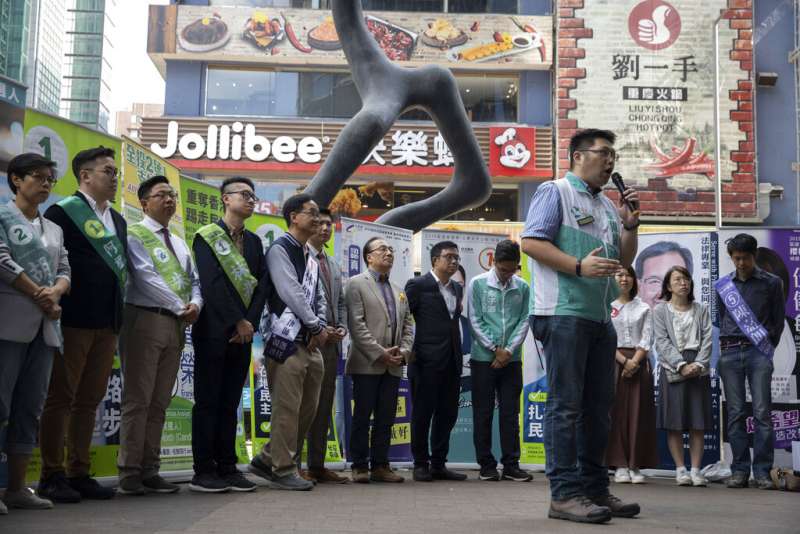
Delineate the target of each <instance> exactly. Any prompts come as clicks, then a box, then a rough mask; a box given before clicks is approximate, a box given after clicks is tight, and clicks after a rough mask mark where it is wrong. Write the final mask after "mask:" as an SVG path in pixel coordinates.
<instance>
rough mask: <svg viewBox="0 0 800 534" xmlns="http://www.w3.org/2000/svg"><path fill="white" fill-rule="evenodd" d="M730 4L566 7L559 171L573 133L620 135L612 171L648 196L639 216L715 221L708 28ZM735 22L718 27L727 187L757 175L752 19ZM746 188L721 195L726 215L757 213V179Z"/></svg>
mask: <svg viewBox="0 0 800 534" xmlns="http://www.w3.org/2000/svg"><path fill="white" fill-rule="evenodd" d="M571 5H574V4H571ZM727 5H728V2H727V1H725V0H711V1H709V2H696V1H691V0H670V1H665V0H623V1H621V2H618V3H615V4H614V9H608V6H607V5H606V4H605V3H602V2H589V1H585V2H582V5H581V6H579V7H574V8H572V7H570V8H569V9H568V10H567V11H570V12H574V16H573V17H565V16H561V17H559V23H560V26H561V28H560V30H559V31H560V33H559V37H560V38H563V42H561V41H560V43H561V44H562V45H565V46H563V47H562V48H560V50H559V52H560V54H559V55H560V57H561V59H560V60H559V66H560V67H564V68H559V69H558V73H559V74H558V75H559V80H558V87H559V100H558V106H559V134H558V138H559V141H560V147H561V151H560V154H559V171H558V172H559V174H563V173H564V172H565V171H566V170H567V168H568V161H567V149H566V144H565V143H566V142H567V140H568V139H569V137H570V136H571V135H572V134H574V133H575V131H576V130H579V129H583V128H603V129H609V130H612V131H613V132H615V133H616V134H617V136H618V137H617V141H616V143H615V145H616V147H617V152H618V154H619V156H620V159H619V161H618V162H617V164H616V170H617V171H618V172H619V173H620V174H622V175H623V176H624V177H625V181H626V182H627V183H628V184H629V185H632V186H635V187H636V188H637V189H640V190H644V191H652V192H653V193H652V194H648V195H644V196H643V205H642V208H643V213H644V214H645V216H646V215H648V214H652V215H672V216H674V215H676V214H677V215H701V216H707V217H711V216H712V215H713V213H714V193H713V191H714V185H715V182H716V176H715V175H716V161H715V142H716V139H715V132H714V129H715V119H714V92H715V85H714V75H715V63H714V61H715V52H716V51H715V46H714V28H713V21H714V20H715V19H716V18H717V17H718V16H719V15H720V10H721V9H723V8H726V7H727ZM562 11H564V10H562ZM735 16H736V17H738V18H736V19H735V20H727V19H725V20H722V22H721V24H720V46H719V49H720V54H719V55H720V80H719V94H720V109H719V113H720V125H721V132H720V139H721V144H722V157H721V162H720V163H721V169H722V180H723V182H730V181H737V180H742V181H745V177H744V174H746V173H752V171H753V169H752V168H751V167H752V156H751V153H752V151H753V148H752V146H753V145H752V141H753V139H752V132H750V131H749V130H751V129H752V128H751V126H752V102H751V99H752V92H751V89H752V81H751V78H752V76H751V70H752V64H751V62H749V61H747V59H748V58H749V57H750V54H751V51H749V50H748V49H747V48H748V46H751V44H752V43H751V39H750V35H749V34H750V31H749V28H750V27H751V25H752V20H751V18H752V12H751V11H750V10H749V9H748V10H735ZM748 16H749V17H750V18H747V17H748ZM737 32H745V34H742V35H740V34H739V33H737ZM748 43H750V44H748ZM740 48H741V49H740ZM562 62H563V63H564V64H563V65H562V64H561V63H562ZM747 183H749V184H750V187H749V189H748V187H747V186H742V187H744V189H741V188H737V189H736V191H738V192H741V193H744V192H749V193H750V194H749V195H744V196H742V195H739V196H736V197H730V199H729V197H727V196H726V197H725V203H726V204H725V206H724V209H725V214H726V216H728V215H736V216H742V217H743V216H747V217H755V216H756V210H755V193H756V189H755V188H756V185H755V180H754V179H753V178H752V177H751V178H749V179H748V180H747ZM737 187H739V186H737ZM730 191H733V189H731V190H730ZM724 192H725V193H726V194H727V193H728V192H729V191H728V189H727V188H726V189H725V190H724ZM745 197H746V198H745ZM734 199H735V200H736V201H737V202H738V203H739V204H738V205H737V206H733V204H734V202H733V201H734ZM743 200H747V202H746V203H742V201H743Z"/></svg>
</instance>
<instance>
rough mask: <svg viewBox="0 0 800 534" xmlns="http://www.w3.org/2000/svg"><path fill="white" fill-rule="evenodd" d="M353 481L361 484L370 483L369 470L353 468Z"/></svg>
mask: <svg viewBox="0 0 800 534" xmlns="http://www.w3.org/2000/svg"><path fill="white" fill-rule="evenodd" d="M353 482H357V483H359V484H369V470H368V469H353Z"/></svg>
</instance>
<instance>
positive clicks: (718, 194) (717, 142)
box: [714, 14, 722, 230]
mask: <svg viewBox="0 0 800 534" xmlns="http://www.w3.org/2000/svg"><path fill="white" fill-rule="evenodd" d="M720 20H722V14H720V16H719V17H717V19H716V20H715V21H714V162H715V167H716V168H715V170H716V175H717V176H716V180H715V183H714V193H715V199H714V201H715V202H714V204H715V207H716V210H715V214H716V217H715V219H716V220H715V226H716V227H717V230H719V229H721V228H722V141H721V139H720V124H719V121H720V117H719V115H720V113H719V84H720V76H719V23H720Z"/></svg>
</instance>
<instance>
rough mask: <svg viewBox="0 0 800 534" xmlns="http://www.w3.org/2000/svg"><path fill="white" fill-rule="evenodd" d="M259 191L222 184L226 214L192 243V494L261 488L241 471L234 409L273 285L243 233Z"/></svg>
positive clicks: (253, 241)
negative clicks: (195, 302)
mask: <svg viewBox="0 0 800 534" xmlns="http://www.w3.org/2000/svg"><path fill="white" fill-rule="evenodd" d="M254 190H255V189H254V186H253V182H252V180H250V179H249V178H243V177H234V178H228V179H227V180H225V181H224V182H222V186H221V187H220V192H221V194H222V203H223V205H224V209H225V213H224V214H223V216H222V218H221V219H220V220H218V221H217V222H215V223H212V224H209V225H206V226H204V227H202V228H200V229H199V230H198V231H197V235H195V237H194V242H193V244H192V249H193V250H194V255H195V260H196V262H197V271H198V273H199V275H200V289H201V295H202V297H203V303H204V306H203V310H202V311H201V313H200V316H199V318H198V319H197V322H196V323H195V324H194V326H193V327H192V343H193V345H194V355H195V363H194V396H195V404H194V407H193V408H192V454H193V456H194V472H195V476H194V478H193V479H192V482H191V484H189V489H190V490H192V491H197V492H204V493H220V492H225V491H229V490H232V491H254V490H255V489H256V485H255V484H253V483H252V482H250V481H249V480H247V478H245V477H244V475H243V474H242V473H241V472H239V471H238V470H237V469H236V464H237V455H236V425H237V423H238V416H237V410H238V407H239V401H240V399H241V396H242V387H244V383H245V379H246V378H247V372H248V370H249V369H250V355H251V354H250V352H251V344H252V341H253V335H254V333H255V331H256V329H257V328H258V324H259V321H260V319H261V313H262V311H263V310H264V302H265V301H266V298H267V284H268V283H269V279H268V276H267V262H266V260H265V259H264V247H263V245H262V244H261V238H260V237H258V236H257V235H256V234H254V233H253V232H250V231H249V230H247V229H245V227H244V222H245V220H246V219H247V218H249V217H250V216H251V215H253V210H254V209H255V204H256V201H257V200H258V199H257V198H256V195H255V192H254Z"/></svg>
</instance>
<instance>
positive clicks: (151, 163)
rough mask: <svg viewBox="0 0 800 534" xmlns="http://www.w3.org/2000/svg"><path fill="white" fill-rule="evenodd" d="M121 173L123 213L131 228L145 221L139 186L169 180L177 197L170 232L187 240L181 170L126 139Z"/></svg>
mask: <svg viewBox="0 0 800 534" xmlns="http://www.w3.org/2000/svg"><path fill="white" fill-rule="evenodd" d="M121 170H122V186H123V193H122V202H123V205H124V212H123V213H124V215H125V220H126V221H128V224H133V223H137V222H139V221H141V220H142V219H143V218H144V212H143V211H142V205H141V203H140V202H139V197H138V194H137V193H138V191H139V184H141V183H142V182H143V181H145V180H147V179H148V178H152V177H153V176H157V175H160V176H166V178H167V180H169V184H170V185H171V186H172V188H173V189H174V190H175V192H176V193H178V198H177V200H176V209H175V215H174V216H173V217H172V219H171V220H170V222H169V230H170V232H172V233H173V234H175V235H177V236H180V237H184V228H183V208H182V206H181V183H180V171H178V168H177V167H175V166H174V165H172V164H170V163H168V162H167V161H166V160H163V159H161V158H159V157H158V156H156V155H155V154H154V153H153V152H151V151H150V150H148V149H146V148H145V147H143V146H142V145H140V144H139V143H137V142H136V141H133V140H132V139H129V138H127V137H123V138H122V169H121Z"/></svg>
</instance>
